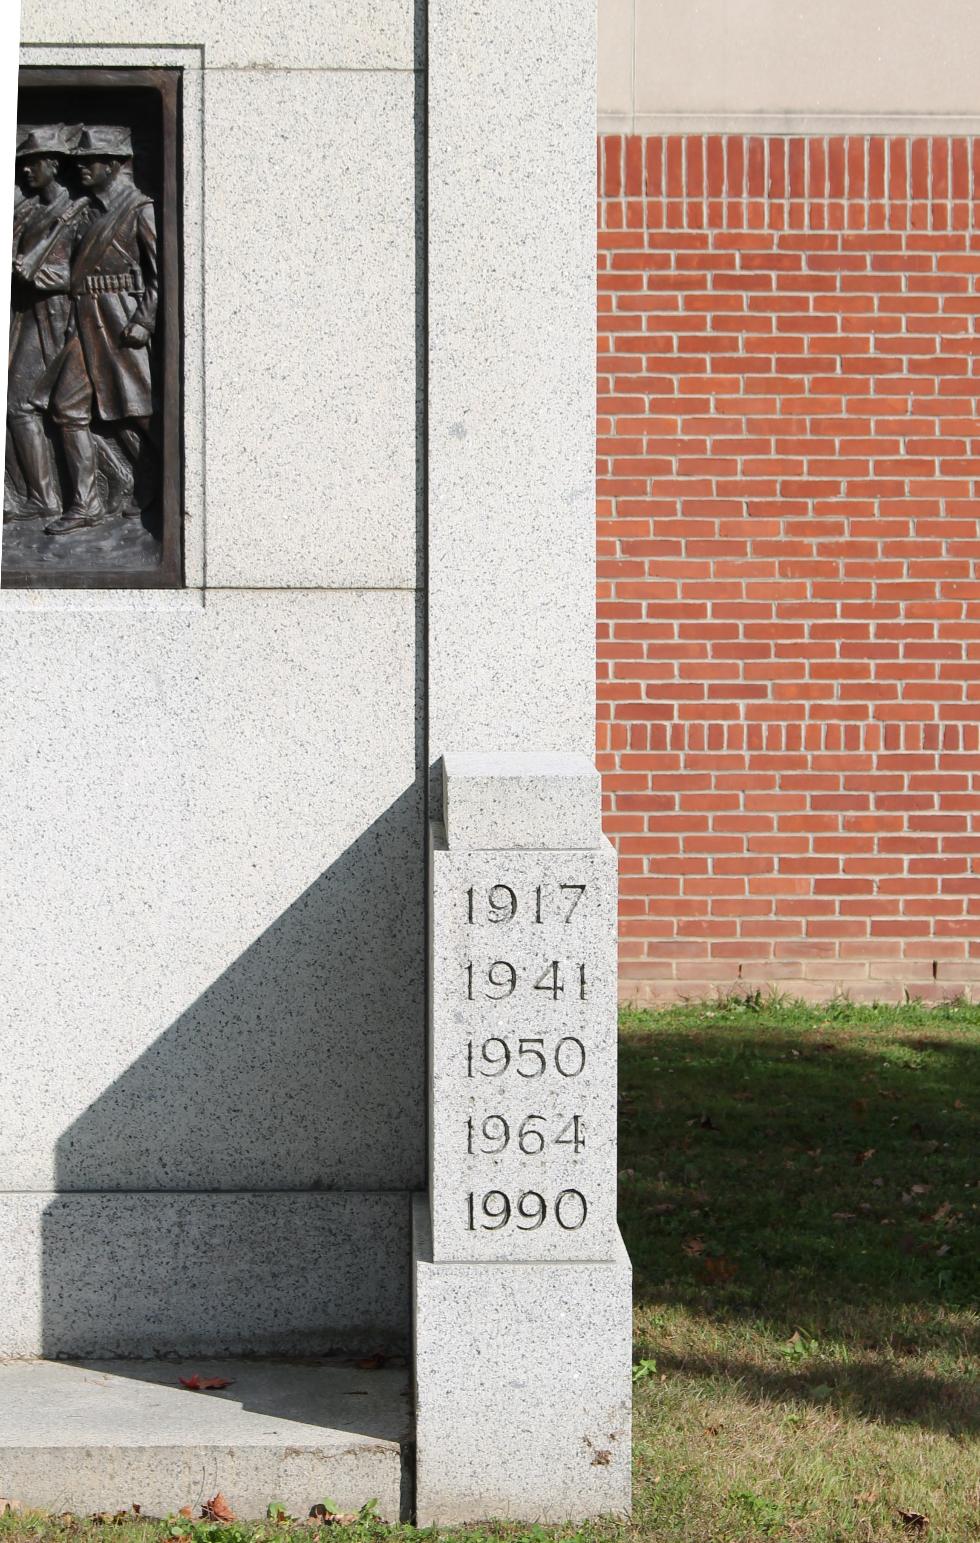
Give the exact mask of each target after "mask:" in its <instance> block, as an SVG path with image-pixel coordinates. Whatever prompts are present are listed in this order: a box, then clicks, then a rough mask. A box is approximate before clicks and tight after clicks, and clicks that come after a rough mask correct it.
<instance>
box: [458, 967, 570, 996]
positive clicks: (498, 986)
mask: <svg viewBox="0 0 980 1543" xmlns="http://www.w3.org/2000/svg"><path fill="white" fill-rule="evenodd" d="M481 969H482V966H481ZM571 969H572V971H573V975H574V979H573V983H572V993H573V995H577V996H578V1000H579V1001H580V1002H584V1001H585V998H586V985H587V981H586V975H585V965H584V964H576V965H572V966H571ZM477 983H479V985H480V988H481V991H480V994H481V996H484V997H488V998H489V999H490V1001H492V1002H502V1001H503V1000H504V998H505V997H510V996H513V995H514V992H515V991H516V990H517V970H516V968H515V967H514V965H512V964H510V963H508V961H507V960H506V959H495V960H494V961H493V963H492V964H490V965H488V966H487V972H486V983H485V984H484V982H483V980H482V977H481V978H480V979H479V982H477V972H476V966H475V965H474V963H473V961H472V959H470V960H469V961H468V962H467V964H466V999H467V1001H469V1002H472V1001H473V1000H474V988H475V986H476V984H477ZM532 989H533V990H534V991H544V992H547V994H548V995H549V996H550V998H551V1000H552V1001H553V1002H557V1000H558V998H559V997H560V996H564V994H565V973H564V971H563V969H562V963H561V960H560V959H552V960H551V961H550V963H549V964H546V965H545V967H544V969H543V970H542V972H541V974H540V975H539V976H538V978H537V980H535V981H534V982H533V983H532Z"/></svg>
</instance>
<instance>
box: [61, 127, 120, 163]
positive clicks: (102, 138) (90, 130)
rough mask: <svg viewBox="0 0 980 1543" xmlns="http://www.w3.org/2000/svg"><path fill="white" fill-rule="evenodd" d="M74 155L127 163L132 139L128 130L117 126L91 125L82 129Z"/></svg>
mask: <svg viewBox="0 0 980 1543" xmlns="http://www.w3.org/2000/svg"><path fill="white" fill-rule="evenodd" d="M74 153H75V155H77V156H91V157H93V158H98V159H100V160H101V159H102V157H103V156H108V157H109V159H110V160H114V161H128V160H129V158H130V157H131V155H132V153H133V138H132V135H131V134H130V132H129V129H127V128H123V127H121V126H120V125H118V124H115V123H97V124H92V125H89V126H86V127H85V128H83V129H82V132H81V136H80V138H79V140H78V143H77V144H76V145H75V146H74Z"/></svg>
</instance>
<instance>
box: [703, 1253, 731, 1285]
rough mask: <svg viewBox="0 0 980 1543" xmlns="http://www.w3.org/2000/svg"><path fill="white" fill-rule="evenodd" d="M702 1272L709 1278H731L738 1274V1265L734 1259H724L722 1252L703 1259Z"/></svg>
mask: <svg viewBox="0 0 980 1543" xmlns="http://www.w3.org/2000/svg"><path fill="white" fill-rule="evenodd" d="M704 1273H705V1275H706V1276H707V1277H708V1279H709V1280H714V1281H725V1280H732V1279H733V1278H734V1277H735V1276H736V1275H737V1274H738V1265H737V1264H736V1262H735V1260H734V1259H726V1258H725V1256H724V1254H720V1255H718V1256H717V1257H709V1258H707V1259H705V1261H704Z"/></svg>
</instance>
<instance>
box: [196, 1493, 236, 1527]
mask: <svg viewBox="0 0 980 1543" xmlns="http://www.w3.org/2000/svg"><path fill="white" fill-rule="evenodd" d="M201 1518H202V1520H203V1521H206V1522H233V1521H234V1520H235V1513H234V1511H233V1510H232V1509H231V1506H230V1505H229V1504H228V1502H227V1500H226V1499H225V1497H224V1495H223V1494H222V1493H221V1491H220V1489H219V1491H218V1493H217V1494H216V1495H212V1496H211V1499H210V1500H205V1502H204V1504H203V1505H202V1507H201Z"/></svg>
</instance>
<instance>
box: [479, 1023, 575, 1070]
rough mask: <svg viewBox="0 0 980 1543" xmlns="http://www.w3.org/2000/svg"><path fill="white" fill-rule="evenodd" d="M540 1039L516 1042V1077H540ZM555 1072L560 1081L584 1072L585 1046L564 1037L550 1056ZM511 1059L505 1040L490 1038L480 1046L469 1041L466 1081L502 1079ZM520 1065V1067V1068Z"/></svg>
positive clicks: (542, 1063) (543, 1060)
mask: <svg viewBox="0 0 980 1543" xmlns="http://www.w3.org/2000/svg"><path fill="white" fill-rule="evenodd" d="M543 1044H544V1040H543V1039H519V1040H518V1041H517V1057H516V1064H515V1069H516V1071H517V1074H518V1076H519V1077H543V1076H544V1074H545V1071H546V1070H547V1067H548V1057H547V1055H546V1054H545V1052H544V1051H543V1050H542V1049H541V1048H540V1047H541V1046H542V1045H543ZM552 1059H553V1062H554V1067H555V1071H556V1072H558V1074H559V1076H561V1077H578V1076H581V1074H582V1072H583V1071H584V1070H585V1059H586V1057H585V1046H584V1045H583V1043H582V1041H581V1040H580V1039H576V1038H575V1036H574V1035H572V1034H566V1035H565V1036H564V1037H563V1038H562V1039H560V1040H559V1041H558V1043H557V1044H556V1046H555V1048H554V1051H553V1052H552ZM512 1060H514V1056H513V1054H512V1052H511V1048H510V1045H509V1044H508V1042H507V1040H506V1039H501V1038H500V1036H499V1035H494V1036H492V1037H491V1038H490V1039H485V1040H484V1041H483V1043H482V1044H479V1045H477V1044H475V1043H474V1041H473V1040H470V1041H469V1042H468V1043H467V1046H466V1075H467V1077H502V1076H503V1075H504V1073H505V1072H506V1071H507V1070H508V1069H509V1068H510V1064H511V1061H512ZM521 1063H524V1064H523V1065H522V1064H521Z"/></svg>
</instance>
